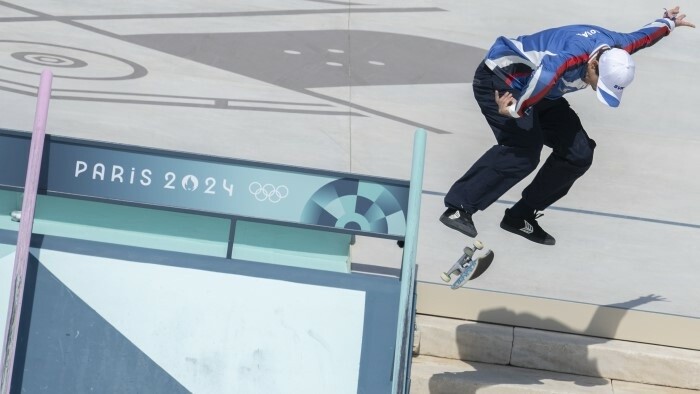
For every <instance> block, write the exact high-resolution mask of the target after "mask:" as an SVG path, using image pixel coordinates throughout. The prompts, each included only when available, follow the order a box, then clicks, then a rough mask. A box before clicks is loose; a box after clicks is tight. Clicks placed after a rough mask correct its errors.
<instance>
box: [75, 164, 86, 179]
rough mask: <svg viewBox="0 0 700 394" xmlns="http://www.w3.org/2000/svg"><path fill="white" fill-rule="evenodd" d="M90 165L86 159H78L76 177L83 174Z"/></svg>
mask: <svg viewBox="0 0 700 394" xmlns="http://www.w3.org/2000/svg"><path fill="white" fill-rule="evenodd" d="M87 168H88V165H87V163H86V162H84V161H80V160H78V161H76V162H75V177H76V178H77V177H78V175H80V174H82V173H83V172H85V171H87Z"/></svg>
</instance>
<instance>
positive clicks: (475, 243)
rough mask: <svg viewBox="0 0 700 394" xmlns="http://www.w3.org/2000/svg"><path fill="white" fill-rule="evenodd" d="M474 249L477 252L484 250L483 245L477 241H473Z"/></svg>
mask: <svg viewBox="0 0 700 394" xmlns="http://www.w3.org/2000/svg"><path fill="white" fill-rule="evenodd" d="M474 247H475V248H477V249H478V250H481V249H483V248H484V243H483V242H481V241H479V240H478V239H477V240H474Z"/></svg>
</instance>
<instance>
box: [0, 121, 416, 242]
mask: <svg viewBox="0 0 700 394" xmlns="http://www.w3.org/2000/svg"><path fill="white" fill-rule="evenodd" d="M29 138H30V134H28V133H18V132H12V131H4V132H0V165H2V168H3V172H2V174H0V185H4V186H5V187H11V188H21V187H23V185H24V176H25V173H26V163H27V158H28V156H27V155H28V152H29V142H30V140H29ZM44 157H45V162H44V166H43V169H42V178H41V183H40V190H42V189H43V190H46V191H47V193H49V194H70V195H77V196H83V197H88V198H94V199H100V200H112V201H114V200H116V201H120V202H123V203H127V204H128V203H131V204H145V205H154V206H159V207H168V208H174V209H180V210H187V211H198V212H207V213H213V214H220V215H230V216H240V217H248V218H254V219H261V220H272V221H276V222H280V221H281V222H290V223H298V224H302V225H309V226H324V227H331V228H336V229H340V230H344V231H348V232H352V233H363V232H366V233H372V234H374V235H385V236H390V237H402V236H404V235H405V232H406V211H407V206H408V191H409V183H408V181H405V182H404V181H399V180H389V179H382V178H373V177H359V176H354V175H349V174H343V173H333V172H326V171H320V170H315V169H304V168H298V167H288V166H280V165H273V164H267V163H257V162H250V161H240V160H228V159H222V158H215V157H209V156H202V155H191V154H184V153H175V152H169V151H162V150H155V149H144V148H138V147H131V146H125V145H117V144H106V143H98V142H89V141H83V140H77V139H69V138H64V137H55V136H48V138H47V146H46V147H45V152H44Z"/></svg>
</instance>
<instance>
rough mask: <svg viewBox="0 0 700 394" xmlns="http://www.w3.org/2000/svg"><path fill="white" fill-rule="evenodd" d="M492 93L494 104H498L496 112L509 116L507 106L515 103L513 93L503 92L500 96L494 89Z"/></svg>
mask: <svg viewBox="0 0 700 394" xmlns="http://www.w3.org/2000/svg"><path fill="white" fill-rule="evenodd" d="M494 93H495V94H496V104H498V113H499V114H501V115H503V116H507V117H511V115H510V111H509V110H508V107H510V106H511V105H513V104H515V99H514V98H513V95H512V94H510V92H505V93H503V95H502V96H501V95H499V94H498V90H496V91H495V92H494Z"/></svg>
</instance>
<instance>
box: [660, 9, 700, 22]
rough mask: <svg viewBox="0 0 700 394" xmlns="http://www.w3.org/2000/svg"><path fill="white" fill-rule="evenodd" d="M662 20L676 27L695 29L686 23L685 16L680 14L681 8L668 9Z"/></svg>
mask: <svg viewBox="0 0 700 394" xmlns="http://www.w3.org/2000/svg"><path fill="white" fill-rule="evenodd" d="M664 18H668V19H670V20H672V21H674V22H675V23H676V27H678V26H688V27H695V25H694V24H692V23H690V22H688V21H686V20H685V14H681V7H679V6H675V7H673V8H669V9H667V10H666V12H664Z"/></svg>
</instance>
